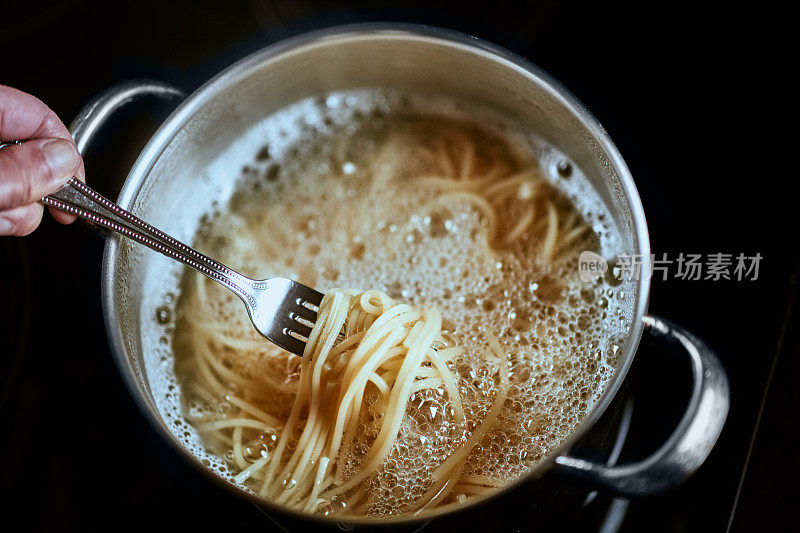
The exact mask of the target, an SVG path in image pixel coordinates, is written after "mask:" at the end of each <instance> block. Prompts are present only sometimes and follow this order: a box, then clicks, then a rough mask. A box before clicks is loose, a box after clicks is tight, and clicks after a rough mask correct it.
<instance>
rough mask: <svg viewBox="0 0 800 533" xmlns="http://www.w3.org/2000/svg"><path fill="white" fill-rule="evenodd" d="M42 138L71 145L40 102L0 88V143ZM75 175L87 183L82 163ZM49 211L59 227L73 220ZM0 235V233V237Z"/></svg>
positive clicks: (0, 195) (1, 177) (64, 130)
mask: <svg viewBox="0 0 800 533" xmlns="http://www.w3.org/2000/svg"><path fill="white" fill-rule="evenodd" d="M44 138H60V139H64V140H65V141H67V142H69V143H71V144H73V145H74V142H73V140H72V136H71V135H70V134H69V130H67V127H66V126H64V124H63V123H62V122H61V120H59V118H58V116H56V114H55V113H53V111H51V110H50V108H48V107H47V106H46V105H45V104H44V103H43V102H42V101H41V100H39V99H38V98H36V97H34V96H31V95H30V94H27V93H24V92H22V91H19V90H17V89H13V88H11V87H7V86H4V85H0V141H13V140H25V139H44ZM28 142H32V141H28ZM25 144H26V145H27V144H28V143H27V142H26V143H25ZM12 149H15V148H14V147H10V148H6V149H4V150H0V158H2V154H3V152H7V151H8V150H12ZM7 176H8V175H7V174H4V173H3V170H2V169H0V182H2V181H4V180H5V179H7ZM75 176H76V177H77V178H78V179H80V180H81V181H86V180H85V178H84V170H83V161H80V164H79V167H78V170H77V172H75ZM12 178H13V176H12ZM3 187H4V186H3V184H2V183H0V210H2V209H3V207H2V204H3V198H4V194H3ZM53 190H55V189H52V190H49V191H47V192H46V193H45V194H48V193H50V192H53ZM41 196H44V194H42V195H40V196H39V197H38V198H36V200H38V199H39V198H41ZM50 212H51V213H52V214H53V217H54V218H55V219H56V220H57V221H59V222H61V223H62V224H69V223H70V222H72V221H73V220H75V217H74V216H72V215H70V214H67V213H64V212H63V211H59V210H58V209H53V208H51V209H50ZM2 234H3V233H2V232H0V235H2Z"/></svg>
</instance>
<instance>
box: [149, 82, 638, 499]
mask: <svg viewBox="0 0 800 533" xmlns="http://www.w3.org/2000/svg"><path fill="white" fill-rule="evenodd" d="M464 109H465V107H464V106H462V105H459V104H457V103H451V102H446V101H439V100H432V99H429V98H425V99H423V98H419V97H413V96H409V95H398V94H395V93H387V92H381V91H360V92H351V93H336V94H331V95H327V96H326V97H325V98H320V99H314V100H308V101H304V102H300V103H298V104H297V105H295V106H293V107H292V108H290V109H287V110H285V111H283V112H281V113H278V114H276V115H274V116H272V117H270V118H267V119H266V120H265V121H264V123H262V124H261V125H259V126H258V127H257V128H254V130H253V132H251V134H250V136H249V139H250V142H251V144H252V140H253V139H255V138H258V136H261V142H260V143H259V148H258V150H256V151H254V152H253V153H252V154H251V155H252V157H251V159H250V160H248V161H242V170H241V174H240V175H239V176H231V177H230V179H237V180H238V181H237V185H236V189H235V192H234V193H233V195H232V196H231V198H230V200H229V201H228V202H227V204H226V205H225V206H222V207H220V208H219V209H217V210H216V211H214V212H211V213H208V215H207V216H206V217H205V218H204V221H203V224H202V226H201V230H200V232H199V233H198V235H197V237H196V241H195V243H194V244H195V246H196V247H197V248H199V249H200V250H201V251H203V252H205V253H207V254H209V255H211V256H212V257H215V258H217V259H219V260H221V261H222V262H223V263H225V264H227V265H230V266H231V267H233V268H236V269H237V270H239V271H240V272H242V273H243V274H245V275H248V276H251V277H254V278H268V277H273V276H280V277H289V278H292V279H296V280H298V281H299V282H301V283H303V284H306V285H309V286H311V287H314V288H316V289H318V290H320V291H323V292H324V291H327V290H329V289H331V288H334V287H340V288H355V289H359V290H366V289H380V290H383V291H385V292H386V293H388V294H389V295H390V296H391V297H393V298H394V299H395V300H398V301H403V302H408V303H412V304H415V305H418V306H430V307H435V308H437V309H439V310H440V312H441V314H442V316H443V317H444V329H445V330H446V332H445V333H446V334H447V335H448V336H449V337H450V338H451V339H452V340H453V341H454V343H455V344H457V345H459V346H462V347H463V348H464V350H465V351H464V354H463V355H462V356H460V357H458V358H456V359H455V360H454V361H453V362H452V370H453V371H454V375H455V377H456V379H457V381H458V386H459V391H460V394H461V398H462V402H463V405H464V409H465V414H466V418H467V421H466V424H456V423H455V421H454V417H453V408H452V406H451V405H450V404H449V401H448V398H447V395H446V394H445V392H444V391H442V390H438V391H437V390H425V391H422V392H420V393H417V394H416V395H415V396H414V397H412V399H411V401H410V403H409V407H408V408H407V411H406V416H405V419H404V422H403V425H402V427H401V430H400V433H399V436H398V439H397V441H396V442H395V444H394V448H393V450H392V452H391V454H390V455H389V457H388V459H387V460H386V461H385V462H384V464H383V465H382V467H381V469H380V471H379V473H378V474H377V475H376V476H375V477H374V478H371V479H369V480H368V481H365V487H366V489H367V490H368V491H369V494H370V495H371V499H370V503H369V506H368V507H367V508H365V509H362V512H364V513H366V514H369V515H385V514H397V513H402V512H406V511H408V510H409V509H411V506H412V504H413V503H414V502H415V501H417V500H418V499H419V497H420V496H421V495H422V494H424V493H425V491H426V490H427V488H428V486H429V485H430V483H431V480H430V476H431V473H432V471H433V470H434V469H435V468H436V467H437V466H438V465H439V464H440V463H441V462H442V461H443V460H444V459H445V458H446V457H447V455H449V453H451V452H452V450H454V449H455V448H456V447H458V446H459V445H460V444H461V443H463V442H464V441H465V440H466V438H467V437H468V436H469V434H470V433H471V432H472V430H474V429H475V427H477V425H478V424H480V422H481V420H482V419H483V417H484V416H485V415H486V413H487V411H488V409H489V408H490V406H491V404H492V400H493V398H494V397H495V395H496V394H497V388H498V386H499V383H500V379H499V376H498V370H497V364H498V363H497V361H495V360H494V359H493V358H491V357H487V356H486V354H487V352H488V345H489V342H491V339H496V340H497V341H498V342H499V344H500V345H501V346H502V350H503V351H504V352H505V354H506V357H507V364H508V370H509V388H508V391H507V399H506V401H505V403H504V404H503V408H502V411H501V414H500V416H499V417H498V420H497V422H496V423H495V425H494V427H493V428H492V429H491V430H490V431H489V433H488V434H487V435H485V436H484V437H483V438H482V439H481V441H480V442H479V443H478V445H477V446H476V447H475V448H474V449H473V450H472V451H471V452H470V455H469V459H468V461H467V462H466V464H465V466H464V468H463V473H464V474H465V475H467V476H472V477H473V478H474V479H475V480H478V481H481V480H483V482H486V483H489V482H490V483H491V484H494V485H502V484H505V483H508V482H510V481H512V480H514V479H515V478H517V477H519V476H521V475H524V474H525V473H526V472H527V471H529V470H530V469H531V468H532V467H534V466H535V465H536V464H537V463H538V462H540V461H541V460H542V459H543V458H544V457H545V456H546V455H547V454H548V453H550V452H551V451H553V450H554V449H556V448H557V447H558V446H559V444H560V443H561V442H562V441H563V440H564V439H565V438H567V437H568V436H569V435H571V434H572V433H573V432H574V431H575V429H576V428H577V427H578V426H579V424H580V423H581V422H582V421H583V420H584V419H585V417H586V416H587V414H588V413H589V411H590V410H591V409H592V407H593V406H594V405H595V403H596V402H597V401H598V399H599V397H600V396H601V395H602V393H603V391H604V390H605V388H606V386H607V385H608V384H609V382H610V380H611V378H612V376H613V373H614V371H615V365H616V363H617V359H616V356H617V351H618V350H619V348H620V346H621V345H622V344H623V343H624V341H625V339H626V336H627V333H628V330H629V327H630V320H631V307H632V301H633V294H632V291H631V290H630V289H628V288H626V286H625V284H622V285H620V284H618V283H609V282H608V280H607V279H605V278H601V279H599V280H597V281H595V282H592V283H585V282H582V281H581V280H580V279H579V277H578V274H577V259H578V254H579V253H580V252H581V251H583V250H594V251H596V252H598V253H600V254H601V255H603V256H604V257H612V256H613V255H614V254H615V252H617V251H618V246H619V243H618V235H617V231H616V229H615V228H614V227H613V225H612V223H611V217H608V216H605V214H604V208H603V205H602V203H601V202H600V201H599V199H598V198H597V197H596V196H595V195H594V193H593V192H592V191H591V188H590V187H589V186H588V184H587V183H586V181H585V179H584V178H583V176H582V174H581V171H580V169H579V168H577V167H576V166H575V165H574V164H572V163H571V162H569V161H568V160H567V159H566V158H565V157H563V156H562V155H561V154H560V153H559V152H557V151H556V150H555V149H553V148H552V147H550V146H549V145H547V143H546V142H544V141H543V140H542V139H539V138H538V137H536V136H535V135H533V134H530V133H528V132H526V131H525V130H522V129H519V128H518V127H517V126H516V125H515V124H514V123H513V122H511V121H505V120H502V119H500V118H498V117H496V116H494V115H493V114H492V113H491V112H489V111H475V110H474V109H472V108H470V113H466V112H465V111H464ZM291 129H299V130H301V131H303V132H304V133H303V135H301V136H295V137H291V136H287V135H286V132H287V131H288V130H291ZM281 131H283V133H284V135H283V136H281V135H280V132H281ZM453 132H456V133H457V134H458V135H460V136H461V137H460V138H464V139H467V140H468V141H469V142H470V143H473V144H474V146H476V147H477V148H476V150H475V157H474V163H471V164H472V165H474V169H475V170H474V171H475V172H479V171H480V169H481V165H482V164H484V163H482V161H483V160H484V159H487V158H494V159H495V160H496V159H498V158H500V159H503V158H505V159H507V161H508V165H509V169H510V172H511V171H513V170H514V169H518V168H522V167H524V166H527V165H534V166H537V167H538V168H539V170H540V173H541V175H542V176H543V177H544V178H545V179H546V180H548V181H549V182H551V183H552V186H553V187H554V189H556V190H558V191H559V192H558V193H555V196H554V198H555V202H554V203H555V206H556V209H557V212H558V216H559V217H569V215H570V214H572V213H575V214H577V215H579V219H581V220H583V221H585V223H586V224H588V225H589V227H590V228H591V231H589V232H588V233H587V234H586V235H584V236H583V237H582V238H581V240H580V241H579V243H578V244H579V246H578V247H577V248H575V249H574V250H570V251H569V253H565V254H563V256H556V257H555V258H554V259H553V260H552V261H550V262H546V261H543V260H542V258H541V256H540V249H541V241H542V236H541V235H537V234H536V231H535V230H534V229H531V230H530V231H529V232H528V233H526V234H524V235H523V236H522V237H520V239H519V240H518V241H516V242H514V243H511V244H508V245H507V246H498V245H493V246H492V247H491V248H489V247H487V236H486V231H487V221H486V220H485V217H484V216H483V215H482V214H481V212H480V210H478V209H476V208H475V206H474V205H472V204H471V203H470V202H468V201H460V200H459V199H458V198H455V199H451V200H448V201H442V202H435V201H433V200H434V199H435V198H436V195H437V191H436V189H435V188H432V187H431V186H428V185H421V184H420V182H418V181H417V180H416V178H418V177H420V176H423V175H427V174H431V173H432V172H433V171H434V170H435V169H433V168H432V165H433V163H432V162H431V161H432V160H429V159H426V157H424V156H421V157H419V158H413V159H409V160H403V159H402V157H401V159H400V162H399V164H398V161H397V158H396V157H395V158H394V159H391V158H390V157H389V156H386V153H387V152H386V146H387V144H389V143H391V142H394V143H398V142H399V145H400V146H405V147H408V146H412V147H414V149H419V150H421V152H419V151H418V152H414V153H423V152H424V151H425V150H424V148H425V146H426V145H427V144H428V143H432V142H434V141H435V139H436V138H437V136H441V135H449V134H453ZM398 139H399V141H398ZM236 153H241V150H237V151H236ZM401 153H408V152H403V151H402V150H401ZM381 154H383V155H381ZM395 155H396V154H395ZM225 157H228V158H230V157H232V156H230V155H228V156H226V155H225V154H223V156H222V159H224V158H225ZM387 157H388V159H387ZM224 166H225V165H220V168H222V167H224ZM214 171H215V170H214V167H213V166H212V167H211V168H210V169H209V172H214ZM525 194H527V192H526V191H525V190H520V191H519V193H518V194H517V196H516V198H524V195H525ZM515 205H516V204H515V200H514V198H512V199H511V200H509V203H508V205H507V206H506V208H504V209H502V210H500V211H499V212H498V215H499V217H501V218H502V220H501V222H500V224H499V226H500V227H501V228H504V227H507V226H509V227H510V226H511V225H513V224H512V222H513V221H514V220H516V218H519V217H521V216H523V215H522V214H521V212H519V210H518V209H517V207H515ZM195 276H197V274H195V273H194V272H190V271H188V270H187V271H186V273H185V275H184V277H183V280H182V282H181V284H180V287H176V289H175V292H176V293H177V292H180V297H179V298H178V301H177V305H176V306H175V311H174V312H173V311H172V309H173V307H170V306H169V305H167V306H165V307H163V308H161V307H160V308H159V309H158V311H157V313H156V316H154V320H157V321H158V322H159V323H160V324H161V323H166V322H170V323H172V320H173V317H172V315H176V316H177V318H176V319H175V321H174V323H172V325H170V326H169V327H170V329H169V331H170V332H172V327H174V336H173V338H172V339H171V340H170V342H171V346H172V348H173V352H174V358H175V370H176V371H177V381H176V382H173V383H171V384H170V385H169V389H168V391H165V395H166V396H165V397H162V398H160V402H161V404H160V409H161V410H162V412H167V413H171V414H169V418H170V419H171V420H173V424H174V427H173V428H172V429H173V431H174V432H175V434H176V435H178V436H179V437H180V438H181V439H182V440H183V441H184V443H185V444H186V445H187V447H189V448H190V449H191V450H192V451H193V453H195V454H196V455H198V456H199V457H201V458H202V459H203V461H204V463H205V464H206V465H207V466H210V467H212V468H215V469H216V470H217V471H218V472H219V473H220V474H221V475H223V476H225V477H227V478H228V479H231V480H232V477H233V476H234V475H235V474H236V473H237V471H238V469H237V468H236V467H235V465H234V464H233V463H232V462H231V460H230V459H231V455H230V454H231V453H232V452H231V450H229V449H220V447H219V446H218V444H219V443H218V442H217V441H215V440H214V439H209V438H205V439H204V437H203V435H199V434H198V432H197V431H196V429H195V428H194V427H193V426H192V425H191V424H189V423H187V422H186V421H185V420H182V419H181V417H180V416H176V414H175V412H176V408H175V407H174V406H176V405H178V402H181V403H180V405H181V406H182V407H181V412H182V413H183V414H184V415H186V416H187V417H189V418H190V419H191V420H197V419H198V417H201V416H206V417H208V416H209V415H212V416H214V415H219V416H226V415H227V414H228V413H230V412H231V410H232V408H233V406H231V405H230V404H229V403H227V402H226V400H225V397H224V395H222V396H221V397H217V398H213V399H209V398H199V397H197V396H196V395H194V394H193V393H192V389H191V384H192V382H193V380H194V379H196V376H194V375H193V374H192V372H194V371H196V368H195V366H193V365H192V360H193V358H194V357H196V356H197V355H196V353H194V352H192V350H193V349H194V348H195V346H194V344H193V342H192V339H196V338H197V335H198V331H199V329H198V328H201V327H202V328H212V329H214V331H216V332H218V334H219V335H221V336H224V337H225V338H226V339H233V340H234V341H232V342H229V343H228V344H227V345H226V346H227V347H226V348H225V349H224V350H221V351H220V353H219V354H217V355H218V356H219V357H220V360H221V361H222V362H223V363H224V367H225V371H227V372H232V373H234V374H235V375H237V376H242V377H244V378H246V379H249V380H254V381H257V382H259V383H261V384H262V385H263V390H264V395H263V396H262V397H261V399H260V400H259V402H258V406H259V408H260V409H262V410H263V411H265V412H267V413H269V414H270V415H274V416H276V417H278V418H281V419H285V417H286V416H287V414H288V411H289V409H290V408H291V404H292V398H293V393H294V391H295V389H296V386H297V377H298V358H297V357H296V356H293V355H290V354H287V353H285V352H282V351H281V350H280V349H278V348H277V347H275V346H273V345H271V344H270V343H269V342H268V341H266V340H264V339H263V338H261V337H260V336H259V335H258V334H257V333H256V332H255V330H254V329H253V327H252V324H251V323H250V320H249V318H248V316H247V313H246V311H245V308H244V306H243V305H242V303H241V302H240V301H239V300H238V299H237V297H236V296H235V295H233V294H232V293H230V292H229V291H227V290H226V289H223V288H222V287H219V286H217V285H215V284H214V283H213V282H210V281H208V282H201V283H198V282H197V280H196V279H195ZM200 293H202V294H200ZM200 302H202V305H200ZM171 356H172V354H171V355H170V356H168V357H171ZM176 384H177V387H176ZM235 388H236V385H235V383H231V390H233V391H235ZM165 406H166V407H165ZM170 406H172V407H170ZM365 412H366V413H367V414H366V415H365V416H364V417H363V420H362V431H360V432H359V434H360V435H361V437H360V439H361V442H356V445H355V446H353V447H352V448H351V451H350V454H349V456H348V457H340V458H338V463H339V465H340V468H343V469H344V472H345V478H347V477H348V474H352V473H353V472H355V471H357V470H358V464H359V460H360V457H361V455H360V454H362V455H363V453H365V452H366V450H367V449H368V444H369V441H370V439H371V438H374V436H375V435H376V434H377V431H378V429H379V427H380V413H379V412H372V411H370V409H366V411H365ZM275 440H276V436H275V434H274V433H271V434H265V433H264V432H259V431H256V430H254V431H253V432H252V434H250V435H248V438H247V445H246V447H245V450H244V453H245V457H246V458H247V459H248V461H251V462H252V461H255V460H256V459H257V458H259V457H261V456H262V454H268V453H269V452H270V451H271V449H272V448H271V447H272V446H274V442H275ZM251 481H252V480H251ZM232 482H233V481H232ZM242 484H243V485H244V486H245V487H247V488H248V489H250V490H255V489H256V487H255V485H253V484H252V483H248V481H244V482H242ZM469 496H470V495H468V494H456V493H454V494H453V496H452V498H451V499H455V500H456V501H462V500H466V499H467V498H469ZM337 505H338V507H337ZM348 511H349V510H347V509H342V508H341V502H338V501H335V500H334V501H331V502H328V503H327V504H326V505H323V506H321V507H320V509H319V510H318V512H320V513H346V512H348Z"/></svg>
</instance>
